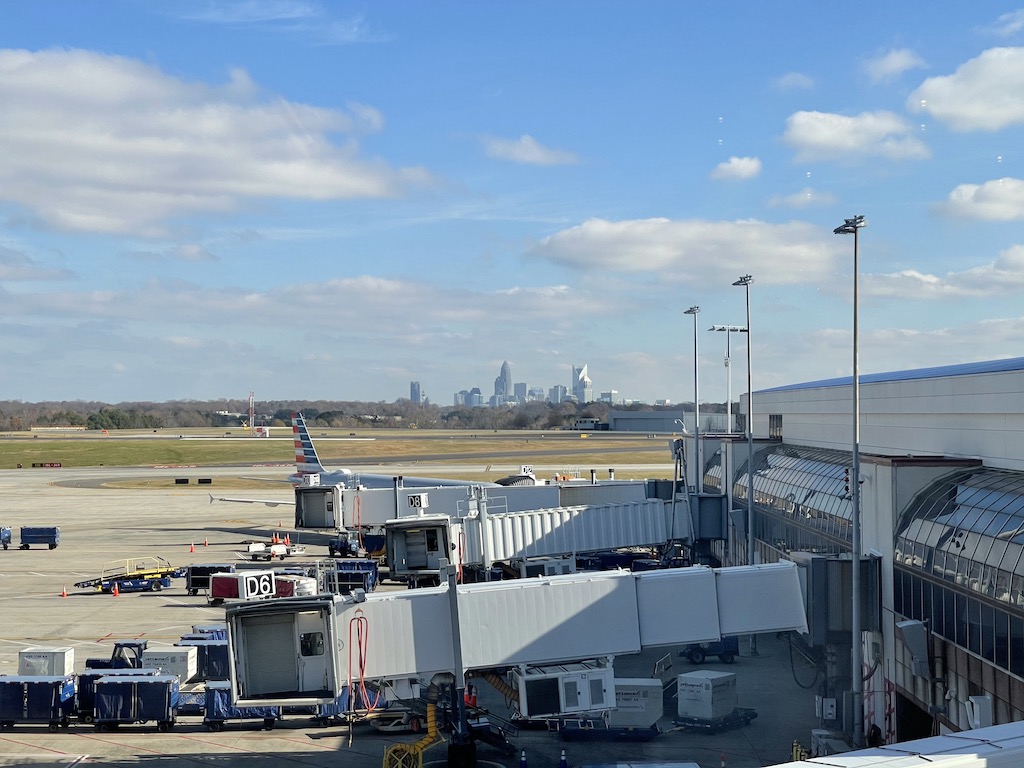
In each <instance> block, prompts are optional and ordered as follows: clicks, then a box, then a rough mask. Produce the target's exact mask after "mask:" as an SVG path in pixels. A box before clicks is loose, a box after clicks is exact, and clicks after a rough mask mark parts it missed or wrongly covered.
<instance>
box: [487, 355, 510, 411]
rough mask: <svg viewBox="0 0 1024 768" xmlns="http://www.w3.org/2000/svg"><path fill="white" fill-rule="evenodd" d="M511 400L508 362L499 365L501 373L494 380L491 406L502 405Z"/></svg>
mask: <svg viewBox="0 0 1024 768" xmlns="http://www.w3.org/2000/svg"><path fill="white" fill-rule="evenodd" d="M511 399H512V367H511V366H510V365H509V364H508V360H506V361H505V362H503V363H502V364H501V372H500V373H499V374H498V378H496V379H495V380H494V398H493V399H492V400H491V403H492V405H502V404H503V403H506V402H508V401H509V400H511Z"/></svg>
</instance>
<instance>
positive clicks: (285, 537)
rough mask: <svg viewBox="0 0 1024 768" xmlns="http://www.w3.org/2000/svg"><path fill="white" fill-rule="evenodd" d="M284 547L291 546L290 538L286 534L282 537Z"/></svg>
mask: <svg viewBox="0 0 1024 768" xmlns="http://www.w3.org/2000/svg"><path fill="white" fill-rule="evenodd" d="M284 545H285V546H286V547H290V546H291V545H292V540H291V536H289V535H288V534H287V533H286V534H285V535H284Z"/></svg>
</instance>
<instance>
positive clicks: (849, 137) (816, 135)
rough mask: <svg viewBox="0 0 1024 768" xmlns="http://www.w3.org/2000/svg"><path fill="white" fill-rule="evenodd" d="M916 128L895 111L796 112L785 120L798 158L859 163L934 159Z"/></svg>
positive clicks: (787, 139)
mask: <svg viewBox="0 0 1024 768" xmlns="http://www.w3.org/2000/svg"><path fill="white" fill-rule="evenodd" d="M913 130H914V129H913V128H912V127H911V126H910V124H909V123H908V122H907V121H906V120H904V119H903V118H902V117H900V116H899V115H896V114H894V113H892V112H885V111H880V112H861V113H860V114H859V115H856V116H854V117H849V116H847V115H837V114H834V113H830V112H796V113H794V114H792V115H790V116H789V118H788V119H787V120H786V131H785V134H784V135H783V140H784V141H785V142H786V143H787V144H789V145H790V146H792V147H793V148H794V149H796V159H797V160H801V161H807V160H843V161H847V162H856V161H857V160H858V159H860V158H864V157H884V158H888V159H890V160H917V159H921V158H927V157H930V156H931V152H930V151H929V150H928V147H927V146H926V145H925V144H924V143H923V142H922V141H921V140H920V139H918V138H916V137H915V136H914V135H913Z"/></svg>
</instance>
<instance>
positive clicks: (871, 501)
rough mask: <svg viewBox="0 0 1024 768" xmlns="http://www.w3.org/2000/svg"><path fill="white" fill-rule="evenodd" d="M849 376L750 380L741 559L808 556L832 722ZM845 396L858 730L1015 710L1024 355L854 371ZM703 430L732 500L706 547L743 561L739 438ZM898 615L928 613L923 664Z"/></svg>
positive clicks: (840, 662)
mask: <svg viewBox="0 0 1024 768" xmlns="http://www.w3.org/2000/svg"><path fill="white" fill-rule="evenodd" d="M852 393H853V382H852V378H851V377H847V378H841V379H831V380H825V381H816V382H809V383H805V384H795V385H791V386H785V387H778V388H774V389H769V390H762V391H756V392H755V393H754V422H753V423H754V430H753V431H754V438H755V441H754V456H753V465H754V466H753V489H754V514H753V520H754V532H753V533H754V541H755V559H756V560H757V561H759V562H774V561H776V560H779V559H785V558H788V559H793V560H797V561H798V562H801V563H803V564H805V565H808V568H807V573H808V574H809V575H808V585H807V593H808V613H809V623H810V625H811V632H810V633H809V635H808V639H807V644H808V646H809V648H808V651H809V652H810V653H811V654H813V655H815V657H816V658H817V659H819V661H820V670H821V674H820V675H819V679H818V680H817V681H816V685H817V686H818V694H819V695H820V702H821V706H822V712H821V714H822V722H823V725H824V726H825V727H831V728H835V729H836V730H845V729H844V725H845V726H847V728H848V726H849V724H850V723H851V722H852V719H851V711H850V707H851V703H850V702H851V699H850V697H849V694H846V695H845V696H844V691H849V689H850V676H851V670H850V642H851V633H850V606H849V603H850V599H849V594H850V584H849V582H850V579H851V573H852V568H851V567H850V566H851V565H852V561H851V559H850V553H851V551H852V536H851V530H852V529H851V516H852V495H851V488H850V486H851V483H852V482H853V479H852V478H851V477H850V467H851V459H852V446H853V434H854V432H853V397H852ZM859 399H860V441H859V451H860V464H861V472H860V481H861V486H860V488H861V493H860V496H861V529H862V534H861V537H862V538H861V541H862V552H863V553H864V554H865V557H864V560H863V563H862V566H861V574H862V575H861V579H862V580H861V585H862V587H861V596H862V605H863V608H862V612H861V614H862V624H861V626H862V628H863V629H864V630H865V631H864V632H863V637H862V643H861V647H862V659H863V679H864V683H863V691H864V700H863V723H864V728H865V731H867V730H868V729H869V728H870V727H871V726H873V725H874V726H877V727H878V729H879V730H880V731H881V735H882V736H883V737H884V739H885V741H886V742H888V743H892V742H894V741H905V740H908V739H913V738H920V737H923V736H928V735H930V734H931V733H938V732H940V731H942V730H956V731H959V730H964V729H968V728H971V727H978V726H982V725H987V724H1000V723H1007V722H1011V721H1016V720H1022V719H1024V558H1022V554H1024V358H1014V359H1008V360H998V361H992V362H985V363H971V364H965V365H954V366H944V367H937V368H927V369H920V370H912V371H900V372H896V373H886V374H874V375H864V376H861V377H860V398H859ZM742 410H743V412H744V413H746V412H747V408H746V402H744V403H743V407H742ZM701 442H702V457H701V458H702V461H701V464H702V467H701V470H702V481H703V482H702V485H703V490H705V491H707V492H708V493H725V494H727V495H729V496H731V499H730V502H729V507H728V508H729V509H732V510H733V513H732V515H731V517H732V520H733V522H734V525H732V526H730V528H731V536H730V538H729V539H728V540H727V541H723V542H719V543H717V544H716V545H715V547H714V557H715V558H716V559H717V560H718V561H719V562H720V563H721V564H722V565H737V564H742V563H745V562H746V559H747V543H746V537H745V521H746V511H747V495H748V492H747V489H748V487H749V485H748V483H749V480H748V476H747V471H748V469H747V468H748V464H749V449H748V444H747V441H746V439H745V437H744V436H742V435H727V436H715V435H710V436H706V437H703V439H702V440H701ZM723 477H728V478H731V483H723V482H722V478H723ZM723 485H725V486H726V487H725V488H723V487H722V486H723ZM844 563H845V565H844ZM905 620H918V621H921V622H924V624H925V627H926V628H927V630H928V633H927V637H928V645H929V653H928V655H929V657H930V658H929V659H928V660H927V662H928V666H927V671H922V668H921V665H920V664H917V665H915V664H914V663H913V659H912V657H911V654H910V652H909V650H908V648H907V647H906V646H905V644H904V642H903V638H902V637H901V636H900V634H899V633H898V632H897V631H896V624H897V622H902V621H905ZM844 705H845V706H844Z"/></svg>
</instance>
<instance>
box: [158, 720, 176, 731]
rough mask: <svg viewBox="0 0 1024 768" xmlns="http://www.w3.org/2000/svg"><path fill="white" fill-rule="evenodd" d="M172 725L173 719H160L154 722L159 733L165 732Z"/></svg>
mask: <svg viewBox="0 0 1024 768" xmlns="http://www.w3.org/2000/svg"><path fill="white" fill-rule="evenodd" d="M173 727H174V721H173V720H161V721H160V722H159V723H157V724H156V729H157V730H158V731H160V733H167V732H168V731H169V730H171V728H173Z"/></svg>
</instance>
